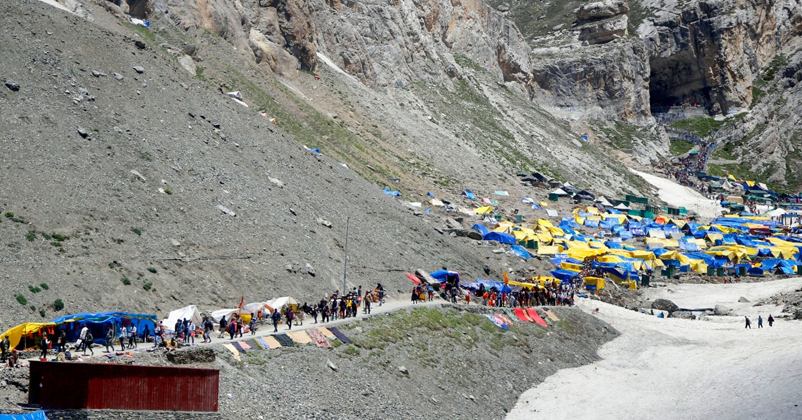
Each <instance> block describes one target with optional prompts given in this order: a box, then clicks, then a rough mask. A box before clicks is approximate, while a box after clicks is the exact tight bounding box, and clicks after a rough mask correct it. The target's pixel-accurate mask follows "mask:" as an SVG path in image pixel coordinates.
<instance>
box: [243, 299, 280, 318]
mask: <svg viewBox="0 0 802 420" xmlns="http://www.w3.org/2000/svg"><path fill="white" fill-rule="evenodd" d="M259 311H262V315H265V314H269V313H272V312H273V308H272V307H271V306H270V305H268V304H267V303H266V302H254V303H248V304H246V305H243V306H242V313H244V314H245V313H247V314H254V315H256V314H257V313H258V312H259Z"/></svg>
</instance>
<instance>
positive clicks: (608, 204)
mask: <svg viewBox="0 0 802 420" xmlns="http://www.w3.org/2000/svg"><path fill="white" fill-rule="evenodd" d="M596 203H598V204H601V205H602V206H605V207H612V206H613V203H611V202H610V201H608V200H607V198H606V197H605V196H601V197H599V198H597V199H596Z"/></svg>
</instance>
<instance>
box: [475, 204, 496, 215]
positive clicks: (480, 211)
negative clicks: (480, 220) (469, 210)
mask: <svg viewBox="0 0 802 420" xmlns="http://www.w3.org/2000/svg"><path fill="white" fill-rule="evenodd" d="M491 211H493V207H490V206H484V207H479V208H478V209H476V210H474V212H475V213H476V214H485V213H490V212H491Z"/></svg>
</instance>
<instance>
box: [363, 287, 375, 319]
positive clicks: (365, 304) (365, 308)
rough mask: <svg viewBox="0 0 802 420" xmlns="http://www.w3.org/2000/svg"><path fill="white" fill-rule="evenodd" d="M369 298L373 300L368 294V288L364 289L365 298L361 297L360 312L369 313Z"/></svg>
mask: <svg viewBox="0 0 802 420" xmlns="http://www.w3.org/2000/svg"><path fill="white" fill-rule="evenodd" d="M371 300H373V298H372V297H371V295H370V290H366V291H365V298H364V299H362V313H363V314H370V303H371V302H370V301H371Z"/></svg>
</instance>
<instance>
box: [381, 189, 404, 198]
mask: <svg viewBox="0 0 802 420" xmlns="http://www.w3.org/2000/svg"><path fill="white" fill-rule="evenodd" d="M384 193H385V194H387V195H392V196H393V197H401V193H400V192H398V191H390V189H389V188H385V189H384Z"/></svg>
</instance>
